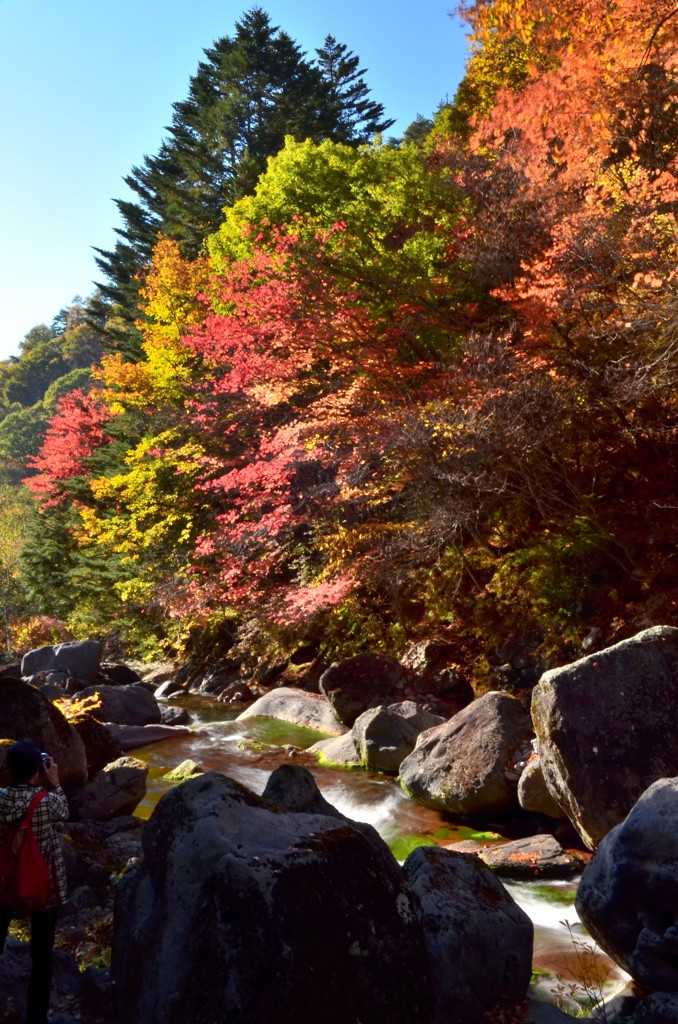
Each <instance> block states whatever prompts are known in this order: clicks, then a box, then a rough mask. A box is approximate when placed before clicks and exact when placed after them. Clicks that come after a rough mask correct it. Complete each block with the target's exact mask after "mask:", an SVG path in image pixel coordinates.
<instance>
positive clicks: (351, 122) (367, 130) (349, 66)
mask: <svg viewBox="0 0 678 1024" xmlns="http://www.w3.org/2000/svg"><path fill="white" fill-rule="evenodd" d="M316 53H317V54H318V68H319V70H320V74H321V77H322V81H323V84H324V86H325V93H326V94H325V99H324V114H325V117H326V137H327V138H329V139H331V140H332V141H333V142H344V143H347V144H348V145H351V144H353V143H361V142H369V141H370V140H371V139H372V138H373V136H374V135H377V134H379V133H381V132H385V131H386V130H387V129H388V128H390V127H391V125H392V124H394V121H393V120H385V119H384V108H383V106H382V104H381V103H376V102H375V101H374V100H371V99H370V98H369V94H370V90H369V88H368V86H367V85H366V83H365V80H364V75H365V69H364V68H361V67H360V60H359V58H358V57H356V56H355V54H353V53H351V51H350V50H349V49H348V48H347V47H346V45H345V44H344V43H338V42H337V40H336V39H335V38H334V36H327V37H326V38H325V44H324V46H322V47H321V48H320V49H319V50H316Z"/></svg>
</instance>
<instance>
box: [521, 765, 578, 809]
mask: <svg viewBox="0 0 678 1024" xmlns="http://www.w3.org/2000/svg"><path fill="white" fill-rule="evenodd" d="M518 803H519V804H520V806H521V807H522V809H523V810H524V811H532V813H533V814H545V815H546V817H547V818H556V819H558V820H560V821H562V820H563V819H564V818H567V815H566V814H565V812H564V811H563V809H562V808H561V806H560V804H559V803H558V802H557V801H556V799H555V798H554V796H553V795H552V793H551V791H550V789H549V788H548V786H547V785H546V782H545V781H544V773H543V772H542V770H541V761H540V760H539V756H538V755H534V756H533V757H532V758H530V760H529V761H528V762H527V764H526V765H525V767H524V769H523V771H522V772H521V775H520V779H519V781H518Z"/></svg>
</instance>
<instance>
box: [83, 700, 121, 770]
mask: <svg viewBox="0 0 678 1024" xmlns="http://www.w3.org/2000/svg"><path fill="white" fill-rule="evenodd" d="M70 723H71V725H72V726H73V728H74V729H75V731H76V732H77V734H78V736H79V737H80V739H81V740H82V743H83V746H84V748H85V757H86V758H87V774H88V777H89V778H90V779H91V778H92V777H93V776H94V775H96V773H97V772H98V771H101V769H102V768H105V767H106V765H107V764H110V763H111V761H117V759H118V758H119V757H122V754H123V749H122V747H121V746H120V744H119V743H117V742H116V741H115V739H114V738H113V736H111V734H110V732H109V731H108V728H107V727H106V726H105V725H104V724H103V722H100V721H99V719H98V718H95V717H94V715H90V714H89V712H87V711H81V712H79V713H78V714H77V715H74V716H73V717H71V719H70Z"/></svg>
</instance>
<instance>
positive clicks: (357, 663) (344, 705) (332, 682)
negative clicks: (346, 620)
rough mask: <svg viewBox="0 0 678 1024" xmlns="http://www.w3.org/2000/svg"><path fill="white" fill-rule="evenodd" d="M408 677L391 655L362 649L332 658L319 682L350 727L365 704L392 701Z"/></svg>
mask: <svg viewBox="0 0 678 1024" xmlns="http://www.w3.org/2000/svg"><path fill="white" fill-rule="evenodd" d="M408 679H409V674H408V672H407V670H406V669H405V668H403V666H402V665H401V664H400V662H399V661H396V659H395V658H388V657H386V656H385V655H383V654H369V653H366V654H356V655H355V656H354V657H352V658H345V659H344V661H338V662H334V663H333V664H332V665H330V667H329V668H328V669H327V671H325V672H323V674H322V676H321V677H320V683H319V686H320V692H321V693H322V694H323V695H324V696H325V697H327V699H328V700H329V702H330V704H331V705H332V707H333V708H334V711H335V714H336V716H337V718H338V719H339V721H340V722H343V723H344V725H347V726H349V727H350V726H352V725H353V723H354V722H355V720H356V718H357V717H358V715H361V714H362V713H363V711H367V709H368V708H373V707H377V706H378V705H379V704H394V703H396V702H397V701H398V700H399V699H400V698H401V697H402V696H403V691H404V689H405V685H406V683H407V681H408Z"/></svg>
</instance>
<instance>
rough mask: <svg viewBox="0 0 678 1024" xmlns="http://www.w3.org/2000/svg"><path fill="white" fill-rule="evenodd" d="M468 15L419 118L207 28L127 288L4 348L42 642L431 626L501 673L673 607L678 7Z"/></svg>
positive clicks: (494, 6) (355, 642)
mask: <svg viewBox="0 0 678 1024" xmlns="http://www.w3.org/2000/svg"><path fill="white" fill-rule="evenodd" d="M463 15H464V17H465V19H466V21H467V23H468V26H469V32H470V38H471V41H472V50H471V55H470V58H469V61H468V66H467V72H466V76H465V78H464V80H463V82H462V84H461V86H460V88H459V90H458V92H457V95H456V97H455V98H454V100H453V102H451V103H448V104H444V105H442V106H441V108H440V109H439V111H438V112H437V113H435V115H433V113H432V117H431V121H430V123H429V122H428V121H426V119H424V118H421V119H418V121H417V122H416V123H415V125H413V126H411V130H410V131H408V132H407V133H406V134H405V138H404V139H403V140H393V139H389V140H386V139H385V138H382V137H381V136H379V135H378V134H377V135H376V136H374V132H375V131H379V130H385V129H387V128H388V127H389V126H390V124H391V122H390V121H388V120H387V119H386V116H385V113H384V111H383V108H382V107H381V106H380V105H379V104H378V103H376V102H375V101H372V100H371V99H370V97H369V93H368V90H367V87H366V86H365V84H364V80H363V77H362V76H363V74H364V72H362V71H361V69H360V67H359V62H358V58H357V57H355V56H354V55H353V54H350V53H349V52H348V51H347V50H346V48H345V47H343V46H342V45H341V44H339V43H337V42H336V40H334V39H332V38H331V37H329V38H328V39H327V40H326V41H325V44H324V46H323V47H322V48H319V50H318V59H317V61H315V62H309V61H308V60H307V59H306V58H304V57H303V56H302V55H301V54H300V52H299V50H298V48H297V47H296V44H294V42H293V41H292V40H291V39H289V37H287V36H285V34H284V33H281V32H280V30H278V29H275V28H274V27H273V26H271V24H270V21H269V20H268V18H267V17H266V15H264V13H263V12H261V11H259V10H258V9H256V8H255V9H254V10H253V11H251V12H250V13H249V14H247V15H245V16H244V17H243V19H241V21H240V22H239V23H238V24H237V26H236V32H235V34H234V36H233V37H232V38H228V37H226V38H225V39H224V40H220V41H218V42H217V43H215V44H214V46H213V47H212V48H211V49H209V50H207V51H206V61H205V63H204V64H201V65H200V68H199V69H198V72H197V74H196V76H195V77H194V78H193V79H192V81H191V84H190V90H189V96H188V99H187V100H186V101H184V102H182V103H178V104H176V105H175V117H174V120H173V123H172V126H171V127H170V130H169V135H168V138H167V140H166V142H165V143H164V144H163V147H162V149H161V152H160V153H159V154H158V155H157V156H154V157H149V158H147V159H146V162H145V164H144V167H142V168H135V169H134V170H133V171H132V172H131V175H130V178H129V179H128V183H129V184H130V185H131V187H132V189H133V190H134V191H135V192H136V194H137V196H138V197H139V203H138V204H134V203H122V201H121V203H120V204H119V206H120V209H121V212H122V214H123V218H124V222H125V226H124V228H123V229H122V231H121V233H120V235H121V237H120V243H119V245H118V247H117V248H116V249H115V251H114V252H107V253H102V254H101V266H102V269H103V270H104V271H105V273H106V274H107V278H106V281H104V282H103V283H102V286H101V289H100V290H99V292H98V293H97V294H96V295H95V296H94V297H93V298H91V299H90V300H88V302H87V303H85V305H84V306H82V305H77V306H74V307H72V308H71V309H70V311H69V310H66V311H64V312H63V314H62V321H63V322H59V323H58V324H56V326H55V325H53V326H52V328H36V329H35V331H34V332H31V335H33V334H34V335H35V337H34V338H31V337H30V336H29V337H27V340H26V342H24V347H23V349H22V353H21V357H20V358H19V359H18V360H15V361H13V362H12V361H10V363H9V364H8V363H5V364H0V402H1V403H2V410H0V411H2V412H3V413H4V419H3V420H2V422H1V423H0V446H1V451H0V454H2V457H3V459H4V461H5V464H6V465H7V471H6V475H5V484H4V490H3V492H2V495H1V496H0V500H2V501H3V507H4V508H5V509H6V517H5V518H6V522H7V523H8V524H16V529H15V530H14V533H11V531H9V530H8V531H7V533H6V536H5V538H4V539H3V542H2V543H3V545H5V547H6V550H4V549H3V550H2V551H0V559H1V560H2V571H3V587H4V602H5V609H6V618H7V621H8V623H10V620H11V626H12V629H13V636H14V637H15V643H19V644H20V643H21V639H20V638H21V636H22V632H21V631H22V629H23V630H24V632H23V637H24V639H25V638H30V637H34V636H35V635H37V634H36V630H37V625H38V624H37V620H35V619H34V618H33V617H34V616H36V615H38V614H40V615H43V616H50V617H53V618H58V619H60V620H61V621H62V622H63V624H64V627H65V628H68V629H69V630H70V631H71V632H72V633H73V634H74V635H76V636H85V635H88V636H89V635H98V636H112V635H115V637H116V638H117V642H118V643H119V644H122V645H127V647H128V648H129V649H132V650H134V651H136V652H143V653H146V654H148V655H149V656H153V655H157V654H158V653H160V652H165V653H167V652H171V651H173V650H176V649H177V648H179V649H180V648H181V647H182V645H185V644H186V643H190V642H191V638H194V637H195V636H196V635H200V633H201V631H204V630H209V631H211V635H216V634H217V633H218V631H219V629H220V627H221V626H222V625H223V624H224V623H225V624H227V629H226V632H227V634H228V636H229V638H231V640H233V639H234V641H235V643H236V645H237V646H238V647H239V649H240V650H242V651H248V652H249V653H250V654H253V655H255V656H261V657H265V658H269V659H270V658H280V657H281V656H288V655H289V654H290V653H292V652H294V651H295V650H297V649H299V648H304V649H305V650H309V651H316V652H319V653H321V654H324V655H326V656H330V657H331V656H335V655H338V654H345V653H354V652H356V651H358V650H362V649H373V650H383V651H387V652H390V653H399V652H400V651H401V650H402V649H403V648H404V647H405V646H406V645H407V644H408V643H410V642H411V641H412V640H413V639H417V638H419V637H423V636H431V635H436V636H444V637H446V638H447V639H450V640H452V641H454V642H455V643H457V644H458V645H459V649H460V651H463V652H464V656H465V657H466V659H467V660H468V662H469V663H470V664H472V665H473V671H474V674H475V676H476V678H478V679H486V678H492V673H494V672H495V671H496V669H497V667H501V668H502V670H504V671H505V670H506V663H508V665H509V669H510V668H511V666H513V667H515V666H520V665H524V664H525V663H526V662H529V663H530V664H534V665H535V666H542V665H544V664H554V663H556V662H558V661H562V659H563V658H565V657H570V656H572V655H573V654H578V653H579V652H580V651H581V650H582V644H583V645H584V648H586V645H587V644H588V645H590V644H591V643H598V642H600V644H601V645H602V643H603V642H604V641H609V640H611V639H616V638H620V637H621V636H626V635H630V634H631V633H633V632H635V631H637V630H638V629H639V628H642V627H643V626H646V625H650V624H654V623H658V622H668V623H673V624H676V611H675V600H674V594H675V586H676V582H677V581H676V573H675V568H674V565H675V556H676V539H677V537H676V533H677V527H676V508H677V506H678V476H677V474H676V469H677V466H676V456H677V452H676V442H677V440H678V432H677V421H676V413H677V411H678V410H677V403H678V398H677V391H676V370H677V368H678V362H677V353H676V338H675V332H676V316H675V307H674V303H676V284H677V281H676V275H677V271H676V266H677V262H676V219H675V218H676V204H677V202H678V193H677V190H676V185H677V177H676V174H677V160H676V157H677V152H678V79H677V58H678V48H677V45H676V44H677V41H678V35H677V27H678V17H677V16H676V10H675V6H674V5H673V4H672V3H669V2H667V0H645V2H644V3H642V4H640V3H638V0H618V2H617V3H616V4H610V3H608V2H603V0H560V2H559V3H555V2H552V0H518V2H516V0H510V2H509V0H475V2H469V3H467V4H466V5H465V7H464V10H463ZM247 61H249V62H250V63H249V64H247ZM243 62H245V64H247V68H248V71H247V81H248V82H250V83H254V85H253V91H252V93H251V95H249V96H244V94H243V92H242V91H241V90H240V89H236V87H235V84H234V83H235V80H236V79H237V78H238V76H239V75H242V74H243V73H244V72H243ZM253 68H255V69H256V74H254V73H253V71H252V69H253ZM411 73H412V74H416V68H412V69H411ZM293 84H294V89H293V88H292V85H293ZM297 86H298V87H299V90H300V91H296V92H295V91H294V90H295V89H297ZM309 90H315V93H314V95H315V100H314V102H313V103H311V104H310V107H309V105H308V104H307V103H306V100H307V99H308V98H309V95H310V91H309ZM236 96H237V99H238V103H241V106H240V107H238V106H237V104H236V103H235V98H236ZM302 99H303V102H302ZM311 108H312V110H311ZM83 309H85V313H86V315H85V316H84V320H83V319H82V318H81V319H77V316H79V315H80V314H77V316H76V313H75V312H74V310H76V311H77V310H83ZM69 317H70V318H71V319H69ZM41 375H42V376H41ZM29 381H30V384H29ZM55 381H56V383H54V382H55ZM31 389H32V390H31ZM22 460H23V465H24V466H25V470H24V471H23V473H24V475H25V479H26V484H25V487H26V488H27V489H28V491H29V492H30V495H31V496H32V503H33V504H32V507H33V512H32V514H31V516H27V514H26V509H25V503H26V501H27V500H28V499H27V498H26V493H25V490H22V489H20V488H18V487H17V481H18V479H19V475H20V474H19V472H18V469H19V467H20V466H21V465H22ZM10 533H11V536H12V538H13V540H11V541H10V540H9V537H10ZM31 623H32V624H31ZM27 624H28V627H29V628H28V629H27ZM43 624H44V622H43ZM53 625H54V624H53ZM50 628H51V627H50ZM54 628H61V627H57V626H54ZM31 630H33V632H31ZM223 632H224V631H223V630H222V633H223ZM229 642H230V641H229ZM509 679H510V673H509Z"/></svg>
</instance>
